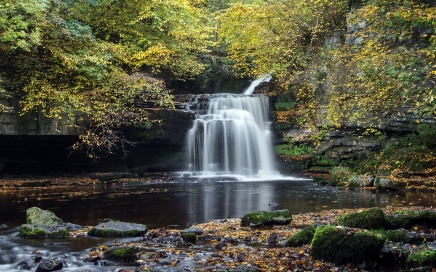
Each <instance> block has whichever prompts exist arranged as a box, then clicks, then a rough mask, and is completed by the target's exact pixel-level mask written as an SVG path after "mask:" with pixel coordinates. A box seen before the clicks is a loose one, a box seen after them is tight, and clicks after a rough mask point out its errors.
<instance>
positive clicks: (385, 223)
mask: <svg viewBox="0 0 436 272" xmlns="http://www.w3.org/2000/svg"><path fill="white" fill-rule="evenodd" d="M338 223H339V224H340V225H342V226H346V227H351V228H361V229H386V228H389V227H390V226H391V223H390V221H389V219H388V217H387V216H386V214H385V213H384V211H383V210H382V209H380V208H371V209H369V210H365V211H361V212H354V213H349V214H345V215H343V216H340V217H339V218H338Z"/></svg>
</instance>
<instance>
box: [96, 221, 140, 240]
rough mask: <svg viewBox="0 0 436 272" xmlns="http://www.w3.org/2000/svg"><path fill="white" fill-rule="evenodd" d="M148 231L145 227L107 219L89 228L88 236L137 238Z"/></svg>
mask: <svg viewBox="0 0 436 272" xmlns="http://www.w3.org/2000/svg"><path fill="white" fill-rule="evenodd" d="M147 231H148V228H147V226H146V225H143V224H136V223H128V222H121V221H115V220H110V219H108V220H107V221H104V222H102V223H100V224H98V225H97V226H94V227H92V228H91V230H90V231H89V232H88V236H96V237H139V236H143V235H144V234H145V233H146V232H147Z"/></svg>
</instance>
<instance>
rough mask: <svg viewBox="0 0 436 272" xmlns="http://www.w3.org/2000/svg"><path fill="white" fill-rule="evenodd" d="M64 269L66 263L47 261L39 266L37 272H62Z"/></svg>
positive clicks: (54, 260)
mask: <svg viewBox="0 0 436 272" xmlns="http://www.w3.org/2000/svg"><path fill="white" fill-rule="evenodd" d="M63 267H64V263H63V262H62V260H60V259H57V258H55V259H51V260H45V261H43V262H42V263H40V264H39V265H38V267H37V268H36V270H35V272H49V271H57V270H61V269H62V268H63Z"/></svg>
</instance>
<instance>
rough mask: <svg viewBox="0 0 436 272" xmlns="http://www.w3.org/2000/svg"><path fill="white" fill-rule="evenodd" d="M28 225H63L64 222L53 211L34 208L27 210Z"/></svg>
mask: <svg viewBox="0 0 436 272" xmlns="http://www.w3.org/2000/svg"><path fill="white" fill-rule="evenodd" d="M26 223H27V224H35V225H43V226H50V225H58V224H62V223H63V221H62V219H60V218H59V217H57V216H56V215H55V214H54V212H52V211H47V210H42V209H40V208H38V207H32V208H29V209H27V210H26Z"/></svg>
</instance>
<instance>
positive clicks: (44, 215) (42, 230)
mask: <svg viewBox="0 0 436 272" xmlns="http://www.w3.org/2000/svg"><path fill="white" fill-rule="evenodd" d="M26 222H27V224H23V225H21V227H20V236H21V237H24V238H46V237H67V236H68V233H69V232H70V231H74V230H79V229H83V227H82V226H80V225H76V224H72V223H66V222H63V221H62V219H60V218H59V217H57V216H56V215H55V214H54V213H53V212H51V211H46V210H42V209H40V208H38V207H32V208H29V209H27V211H26Z"/></svg>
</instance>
